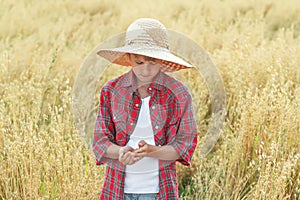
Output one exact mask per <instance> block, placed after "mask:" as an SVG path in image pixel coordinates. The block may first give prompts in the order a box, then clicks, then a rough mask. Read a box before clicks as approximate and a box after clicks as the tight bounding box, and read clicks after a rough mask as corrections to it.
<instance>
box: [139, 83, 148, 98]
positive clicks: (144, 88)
mask: <svg viewBox="0 0 300 200" xmlns="http://www.w3.org/2000/svg"><path fill="white" fill-rule="evenodd" d="M148 87H149V84H147V85H142V86H140V87H139V88H138V92H139V94H140V96H141V98H142V99H143V98H145V97H147V96H149V93H148V91H147V89H148Z"/></svg>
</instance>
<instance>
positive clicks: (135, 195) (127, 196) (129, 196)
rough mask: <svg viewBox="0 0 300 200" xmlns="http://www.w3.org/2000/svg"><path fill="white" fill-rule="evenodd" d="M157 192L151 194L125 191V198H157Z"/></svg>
mask: <svg viewBox="0 0 300 200" xmlns="http://www.w3.org/2000/svg"><path fill="white" fill-rule="evenodd" d="M157 199H158V198H157V194H156V193H149V194H132V193H125V200H157Z"/></svg>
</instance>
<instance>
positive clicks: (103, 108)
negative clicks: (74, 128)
mask: <svg viewBox="0 0 300 200" xmlns="http://www.w3.org/2000/svg"><path fill="white" fill-rule="evenodd" d="M109 99H110V92H109V90H108V88H107V87H105V86H104V87H103V88H102V89H101V92H100V100H99V107H98V114H97V118H96V122H95V127H94V139H93V151H94V154H95V156H96V163H97V164H104V163H106V162H107V161H108V160H109V159H106V158H105V157H104V155H105V153H106V151H107V149H108V147H109V146H110V145H112V142H113V141H114V135H115V129H114V125H113V121H112V119H111V114H110V113H111V112H110V110H111V106H110V101H109Z"/></svg>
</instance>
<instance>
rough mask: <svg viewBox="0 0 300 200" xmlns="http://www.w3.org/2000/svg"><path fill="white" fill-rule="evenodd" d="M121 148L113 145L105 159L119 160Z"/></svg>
mask: <svg viewBox="0 0 300 200" xmlns="http://www.w3.org/2000/svg"><path fill="white" fill-rule="evenodd" d="M120 148H121V147H120V146H118V145H116V144H114V143H112V144H111V145H110V146H109V147H108V148H107V150H106V152H105V155H104V157H105V158H110V159H118V158H119V151H120Z"/></svg>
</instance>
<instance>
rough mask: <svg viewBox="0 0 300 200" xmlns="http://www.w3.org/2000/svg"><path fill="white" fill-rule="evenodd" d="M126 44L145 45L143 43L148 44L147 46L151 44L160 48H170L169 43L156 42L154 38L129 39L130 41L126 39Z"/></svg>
mask: <svg viewBox="0 0 300 200" xmlns="http://www.w3.org/2000/svg"><path fill="white" fill-rule="evenodd" d="M126 44H127V45H128V46H132V45H140V46H143V45H146V46H148V47H149V46H151V47H158V48H163V49H167V50H169V45H168V44H165V43H164V44H162V43H158V44H157V43H155V42H154V41H153V40H136V39H135V40H129V41H126Z"/></svg>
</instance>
